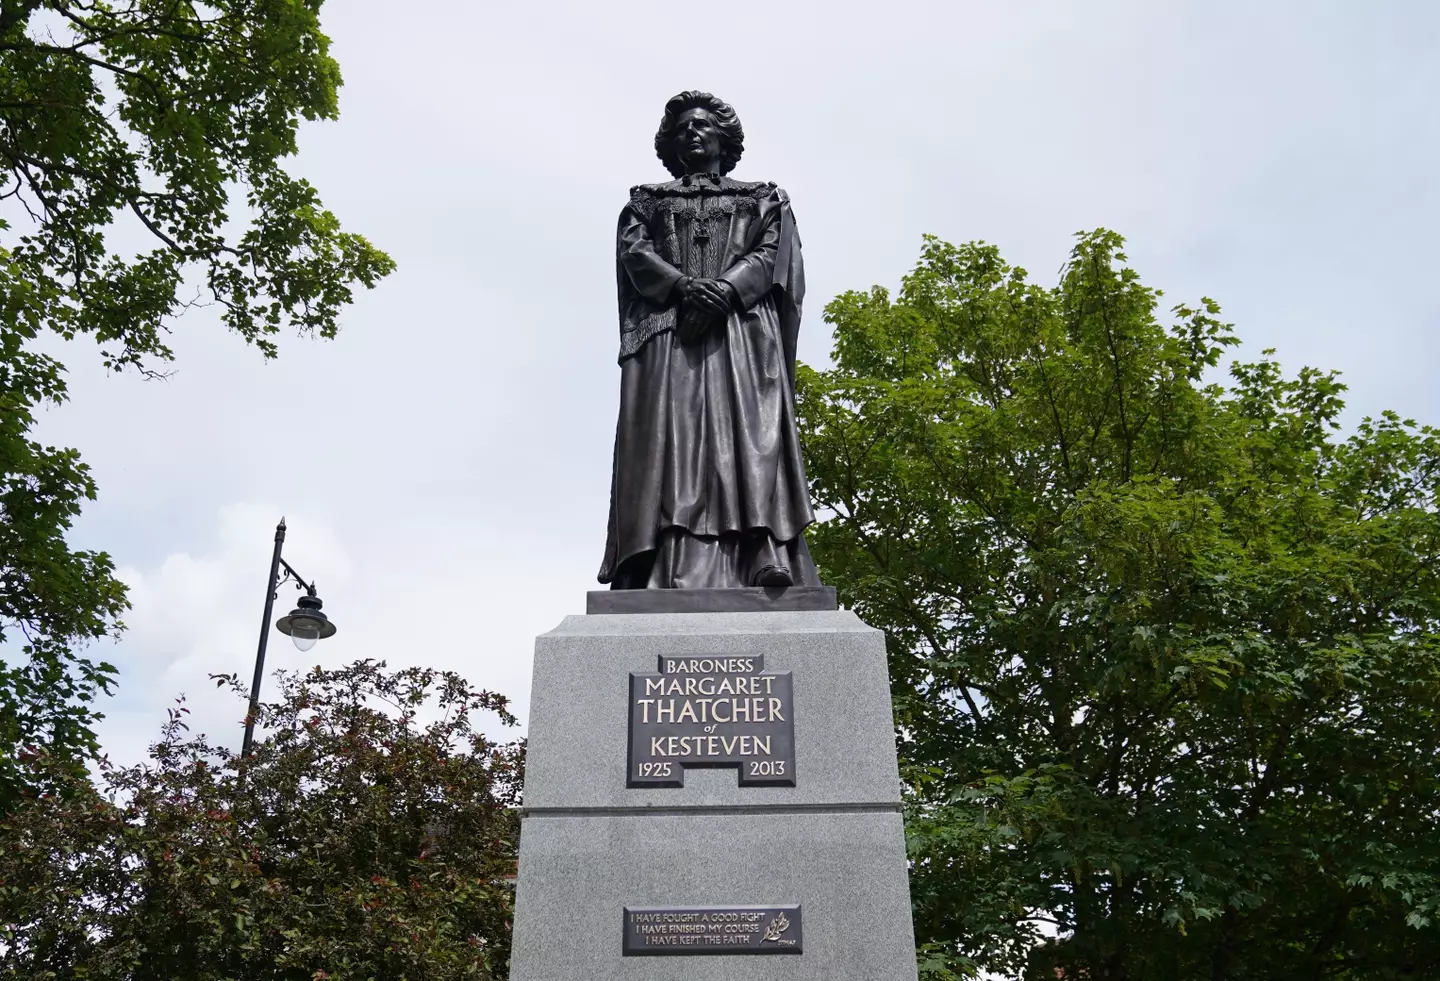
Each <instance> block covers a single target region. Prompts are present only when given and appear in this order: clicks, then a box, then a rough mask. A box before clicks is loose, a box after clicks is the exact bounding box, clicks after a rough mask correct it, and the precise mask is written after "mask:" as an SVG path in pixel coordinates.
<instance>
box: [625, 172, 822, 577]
mask: <svg viewBox="0 0 1440 981" xmlns="http://www.w3.org/2000/svg"><path fill="white" fill-rule="evenodd" d="M616 260H617V262H616V266H617V268H616V278H617V286H618V292H619V307H620V309H619V313H620V415H619V419H618V421H617V423H616V428H615V458H614V470H613V475H612V480H611V489H610V522H609V534H608V538H607V541H606V544H605V557H604V559H603V561H602V563H601V566H600V574H599V577H598V578H599V580H600V582H602V583H610V584H611V588H614V589H627V588H645V587H650V588H669V587H690V588H697V587H702V588H703V587H723V586H749V585H752V584H753V582H754V577H755V575H756V574H757V573H758V572H760V570H762V569H764V568H765V567H766V566H777V567H781V568H785V569H788V570H789V572H790V574H791V577H792V578H793V580H794V582H795V583H796V584H797V585H815V584H818V582H819V579H818V577H817V575H816V572H815V565H814V562H813V561H812V560H811V558H810V553H809V550H808V549H807V548H806V545H805V538H804V535H803V532H804V529H805V527H806V526H807V525H809V524H810V523H811V522H812V521H814V520H815V515H814V512H813V511H812V509H811V507H810V499H809V492H808V489H807V485H806V482H805V467H804V464H803V462H802V460H801V456H800V441H799V435H798V433H797V431H796V425H795V400H794V380H795V345H796V339H797V337H798V334H799V328H800V307H801V302H802V300H803V299H804V295H805V274H804V268H803V266H802V263H801V258H800V239H799V236H798V235H797V233H796V231H795V220H794V217H793V215H792V214H791V210H790V200H789V198H788V196H787V195H786V194H785V192H784V191H783V190H781V189H780V188H778V187H776V186H775V185H774V184H771V183H749V182H745V181H736V180H731V179H730V178H728V177H719V176H717V175H696V176H691V177H685V178H682V179H680V180H677V181H671V182H669V183H666V184H646V185H640V186H638V187H635V188H632V189H631V194H630V202H629V204H627V205H626V207H625V209H624V210H623V211H622V212H621V213H620V221H619V228H618V231H617V236H616ZM685 276H693V277H696V278H713V279H718V280H723V281H724V282H726V283H729V284H730V286H731V287H733V288H734V293H733V299H734V301H735V302H734V303H733V305H732V307H731V309H730V312H729V313H728V315H727V316H726V317H725V320H724V323H723V324H721V323H719V321H718V320H717V321H716V322H715V323H714V325H713V326H711V327H710V329H708V330H707V331H705V332H704V334H703V335H701V336H700V337H698V338H696V339H694V340H692V341H690V342H689V343H682V342H681V340H680V338H679V335H678V334H677V333H676V326H677V323H678V322H679V321H680V320H681V318H683V317H685V316H686V315H687V314H689V315H695V313H696V312H695V311H689V310H686V309H684V308H683V305H682V304H681V303H680V301H679V298H678V293H679V291H678V290H676V289H675V287H676V285H677V284H678V283H679V282H680V280H681V279H682V278H683V277H685Z"/></svg>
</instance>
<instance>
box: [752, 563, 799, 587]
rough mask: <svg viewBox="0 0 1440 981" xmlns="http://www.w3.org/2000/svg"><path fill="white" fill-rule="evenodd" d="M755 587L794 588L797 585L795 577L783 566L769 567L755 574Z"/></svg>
mask: <svg viewBox="0 0 1440 981" xmlns="http://www.w3.org/2000/svg"><path fill="white" fill-rule="evenodd" d="M755 585H757V586H793V585H795V577H794V576H792V575H790V570H789V569H786V568H785V567H783V566H778V565H767V566H766V567H765V568H763V569H761V570H760V571H759V572H757V573H755Z"/></svg>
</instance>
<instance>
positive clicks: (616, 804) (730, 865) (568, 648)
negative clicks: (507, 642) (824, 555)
mask: <svg viewBox="0 0 1440 981" xmlns="http://www.w3.org/2000/svg"><path fill="white" fill-rule="evenodd" d="M662 654H685V655H692V654H763V655H764V657H765V670H766V671H790V672H792V676H793V682H794V703H793V710H794V721H795V764H796V779H797V785H796V786H795V787H793V788H791V787H740V786H739V785H738V775H737V772H736V770H735V769H733V768H724V769H703V768H697V769H689V770H686V771H685V786H684V787H679V788H653V787H647V788H634V789H631V788H627V787H626V786H625V776H626V772H625V771H626V760H627V757H626V740H627V735H628V731H627V730H628V712H627V707H628V700H627V693H628V690H629V684H628V681H629V673H630V672H631V671H643V672H651V671H654V670H655V668H656V659H657V656H658V655H662ZM529 740H530V741H529V749H528V754H527V763H526V776H525V810H524V817H523V820H522V830H521V836H520V867H519V874H518V880H517V895H516V906H515V928H514V929H515V932H514V947H513V954H512V959H511V969H510V977H511V978H512V981H571V979H586V981H676V979H679V978H684V979H686V981H781V979H786V981H820V979H827V981H915V979H916V971H915V952H914V937H913V931H912V929H911V922H910V897H909V883H908V881H907V867H906V861H905V842H904V830H903V827H902V825H901V817H900V812H899V810H900V804H899V799H900V781H899V775H898V773H897V769H896V765H895V744H894V729H893V723H892V718H891V712H890V693H889V678H888V674H887V671H886V665H885V642H884V637H883V635H881V634H880V633H879V631H876V630H873V629H871V628H869V627H867V626H865V625H864V624H863V623H861V622H860V620H859V619H858V618H857V617H856V616H855V615H854V614H852V613H849V612H848V611H828V612H826V611H799V612H758V613H673V614H617V615H594V616H580V617H567V618H566V619H565V620H564V622H562V623H561V624H560V626H558V627H557V628H556V629H554V630H552V631H550V632H549V633H547V634H544V635H542V636H541V637H539V638H538V639H537V640H536V644H535V680H534V688H533V691H532V695H531V712H530V736H529ZM788 903H799V904H800V905H801V907H802V910H803V923H804V932H805V938H804V940H805V946H804V952H803V953H801V954H799V955H796V956H791V957H753V956H751V957H738V956H735V955H726V954H710V953H706V954H690V955H687V956H683V957H668V956H655V957H625V956H622V937H623V929H622V913H623V910H624V908H625V907H626V906H632V907H635V906H686V907H693V906H720V905H761V904H788Z"/></svg>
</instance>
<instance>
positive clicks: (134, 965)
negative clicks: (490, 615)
mask: <svg viewBox="0 0 1440 981" xmlns="http://www.w3.org/2000/svg"><path fill="white" fill-rule="evenodd" d="M219 681H220V683H221V684H227V683H228V684H229V685H230V686H231V687H232V688H233V690H234V692H235V694H236V713H237V717H238V716H239V715H241V714H243V713H244V711H245V708H244V704H245V698H246V695H245V692H244V689H243V688H242V687H241V686H240V685H238V684H237V683H236V682H235V679H233V678H222V679H219ZM186 714H187V709H186V708H185V707H184V705H183V702H182V703H181V704H179V705H178V706H177V707H176V708H175V709H173V710H172V711H171V714H170V721H169V723H168V724H167V725H166V726H165V729H164V731H163V733H162V734H161V738H160V740H159V741H158V742H157V743H156V744H155V745H154V746H153V747H152V748H151V751H150V759H149V761H148V762H147V763H146V764H144V765H140V766H135V767H130V768H107V769H105V770H104V771H103V774H102V776H103V781H102V783H103V786H102V787H101V788H99V789H95V788H92V787H91V785H90V783H89V782H88V781H87V780H85V779H84V778H83V777H76V776H73V775H70V774H68V773H65V772H61V773H59V774H55V775H53V776H52V777H51V778H50V780H51V781H52V782H53V781H54V780H59V781H61V782H62V784H64V782H66V781H68V784H64V785H62V786H60V787H58V788H56V792H54V793H46V794H43V795H39V796H36V797H32V798H28V799H26V800H25V801H23V802H22V803H21V804H20V805H19V806H18V807H17V808H16V809H15V810H14V811H13V813H12V814H11V815H10V816H9V817H8V818H0V974H3V975H4V976H5V977H7V978H16V979H27V981H28V979H36V981H39V979H42V978H80V977H83V978H95V979H106V981H170V979H174V978H193V979H196V981H206V979H215V981H218V979H228V978H244V979H247V981H314V979H319V978H330V979H334V981H348V979H378V978H385V979H395V981H403V979H410V981H451V979H455V981H458V979H489V978H503V977H504V976H505V972H506V965H507V961H508V958H509V942H510V941H509V929H510V927H509V923H510V910H511V891H512V886H511V884H510V881H508V880H509V877H511V876H512V875H513V873H514V868H515V851H514V847H515V838H516V834H517V831H518V823H519V822H518V818H517V817H516V814H517V812H516V810H515V808H516V806H517V805H518V804H519V792H520V779H521V764H522V756H523V745H522V744H520V743H518V742H496V741H494V740H492V739H490V738H487V737H486V736H484V735H483V734H482V733H481V732H480V731H479V728H478V727H479V726H480V725H481V724H482V721H483V718H482V717H484V716H487V715H492V714H493V715H496V716H498V717H499V719H500V720H501V721H502V722H503V723H505V724H507V725H513V724H514V722H515V720H514V718H513V717H512V716H511V715H510V713H509V710H508V708H507V707H506V701H505V699H504V698H503V697H501V696H500V695H496V694H494V693H492V692H487V691H478V690H475V689H472V688H471V687H470V686H469V685H468V684H466V682H465V681H464V680H463V679H461V678H460V677H458V676H456V675H454V674H451V673H441V672H436V671H428V670H421V669H415V668H412V669H407V670H402V671H396V672H391V671H387V670H385V669H384V665H383V664H376V663H373V662H368V661H367V662H359V663H357V664H355V665H352V666H351V667H348V668H345V669H342V670H337V671H322V670H320V669H319V668H316V669H315V670H314V671H312V672H308V673H305V674H291V675H282V679H281V685H280V693H279V696H278V698H277V700H276V701H274V702H271V703H268V704H265V705H263V706H262V710H261V726H262V731H264V730H268V734H267V735H264V736H263V738H261V739H259V740H257V742H256V744H255V747H254V751H253V755H252V757H251V759H250V761H249V762H248V764H242V763H241V761H240V760H238V759H237V758H236V756H235V755H234V754H233V753H232V752H231V751H230V750H227V749H225V748H224V747H221V746H216V745H214V744H212V743H210V742H209V741H208V740H207V739H206V738H205V737H203V736H199V737H192V736H190V735H189V733H188V731H187V724H186V722H185V717H186ZM29 765H30V766H34V767H40V766H44V765H45V761H44V759H43V758H41V757H36V758H32V759H31V760H30V761H29Z"/></svg>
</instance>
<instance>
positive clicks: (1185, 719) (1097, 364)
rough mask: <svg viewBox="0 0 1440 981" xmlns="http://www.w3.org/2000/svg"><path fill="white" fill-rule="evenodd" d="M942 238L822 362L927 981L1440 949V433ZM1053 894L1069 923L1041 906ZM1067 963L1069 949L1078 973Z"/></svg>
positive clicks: (1414, 957) (1334, 385)
mask: <svg viewBox="0 0 1440 981" xmlns="http://www.w3.org/2000/svg"><path fill="white" fill-rule="evenodd" d="M1121 248H1122V240H1121V239H1120V237H1119V236H1117V235H1115V234H1113V233H1110V232H1106V231H1097V232H1094V233H1091V234H1086V235H1083V236H1081V237H1080V238H1079V241H1078V244H1077V245H1076V247H1075V249H1074V252H1073V253H1072V255H1071V258H1070V261H1069V263H1068V264H1067V266H1066V267H1065V269H1064V270H1063V273H1062V275H1061V276H1060V281H1059V283H1058V285H1057V286H1055V287H1053V288H1050V287H1044V286H1038V285H1034V284H1032V283H1030V282H1028V281H1027V278H1026V274H1025V272H1024V270H1021V269H1018V268H1014V267H1011V266H1009V265H1007V264H1006V263H1005V262H1004V261H1003V260H1002V259H1001V257H1000V255H999V254H998V252H997V250H996V249H994V248H992V247H990V246H987V245H984V244H972V245H966V246H963V247H954V246H951V245H948V244H945V243H942V242H940V241H937V240H933V239H932V240H928V241H927V244H926V246H925V249H924V253H923V256H922V258H921V261H920V263H919V265H918V266H917V267H916V269H915V270H914V271H913V272H912V273H911V274H910V275H909V276H908V277H907V278H906V279H905V281H904V285H903V287H902V289H901V290H900V293H899V294H898V297H897V298H895V299H891V297H890V296H889V295H887V293H886V291H884V290H882V289H879V288H876V289H874V290H872V291H870V292H869V293H848V294H845V295H843V296H841V297H839V298H838V299H836V300H835V301H834V302H833V303H832V304H831V305H830V306H829V307H828V308H827V319H828V320H829V321H830V322H831V323H832V324H833V325H834V328H835V342H836V343H835V366H834V368H833V369H832V370H828V371H824V372H817V371H814V370H808V369H806V370H802V372H801V376H800V377H801V382H800V403H801V415H802V420H803V423H802V425H803V437H804V443H805V447H806V453H807V464H808V466H809V473H810V478H811V481H812V485H813V494H814V498H815V500H816V503H817V506H818V507H820V508H821V509H822V514H823V515H826V516H827V519H826V520H824V521H823V522H822V523H821V524H819V525H818V526H817V527H816V528H815V529H814V532H813V536H812V543H813V547H814V550H815V554H816V556H817V557H818V559H819V561H820V564H821V566H822V569H823V571H824V573H825V575H826V576H827V578H828V580H829V581H831V582H834V583H835V584H836V585H838V587H839V588H840V592H841V595H842V597H843V600H844V602H846V603H847V604H849V605H851V606H852V607H853V608H854V609H856V610H857V611H858V612H859V613H860V615H861V616H862V617H864V618H865V619H866V620H867V621H868V622H870V623H871V624H874V625H875V626H877V627H881V628H883V629H884V630H885V632H886V634H887V637H888V641H889V650H890V658H891V669H892V688H893V692H894V697H895V711H896V723H897V731H898V737H899V748H900V752H901V758H902V773H903V776H904V779H905V782H906V786H907V795H908V808H909V811H908V820H907V828H908V836H909V843H910V849H911V858H912V861H913V874H912V880H911V881H912V889H913V894H914V905H915V925H916V932H917V935H918V939H919V941H920V942H921V944H922V950H921V956H922V964H923V965H924V967H925V969H926V970H927V971H928V972H929V973H930V974H932V975H933V976H935V977H943V976H946V974H947V973H951V974H952V976H953V975H955V974H958V975H965V974H969V973H973V972H974V970H975V969H976V968H977V967H978V968H984V969H988V970H992V971H998V972H1003V973H1005V974H1007V975H1009V976H1020V975H1022V974H1025V975H1027V976H1031V977H1035V978H1042V977H1043V978H1054V977H1057V976H1064V977H1067V978H1091V979H1102V978H1103V979H1120V978H1126V979H1135V981H1138V979H1157V981H1158V979H1166V981H1171V979H1181V981H1186V979H1200V978H1204V979H1212V981H1222V979H1236V981H1238V979H1242V978H1243V979H1269V981H1275V979H1296V981H1299V979H1307V981H1308V979H1314V978H1337V979H1354V981H1359V979H1378V978H1416V979H1418V978H1433V977H1436V976H1437V975H1440V936H1437V928H1440V924H1437V920H1440V879H1437V877H1440V835H1437V834H1436V833H1435V828H1436V820H1437V817H1440V787H1437V775H1440V724H1437V723H1440V712H1437V709H1440V634H1437V628H1440V516H1437V512H1436V490H1437V481H1440V433H1437V431H1436V430H1434V429H1432V428H1430V427H1425V426H1417V425H1416V424H1415V423H1414V422H1411V421H1407V420H1401V419H1400V418H1398V417H1396V416H1394V415H1392V414H1385V415H1383V416H1381V417H1380V418H1378V419H1366V420H1365V421H1364V422H1363V423H1361V424H1360V425H1359V426H1358V427H1357V428H1356V430H1355V432H1354V433H1353V434H1352V435H1350V436H1348V437H1342V436H1341V434H1338V433H1337V432H1336V430H1337V428H1338V423H1337V418H1338V415H1339V413H1340V411H1341V409H1342V403H1341V393H1342V391H1343V386H1342V385H1341V384H1340V383H1339V382H1338V381H1337V379H1336V376H1335V375H1334V374H1333V373H1328V374H1327V373H1323V372H1319V371H1315V370H1312V369H1308V368H1307V369H1304V370H1302V371H1301V372H1300V373H1299V374H1298V375H1297V376H1295V377H1287V376H1286V375H1285V374H1283V373H1282V372H1281V370H1280V368H1279V367H1278V366H1277V364H1276V363H1275V361H1274V360H1273V359H1272V358H1271V357H1270V352H1268V351H1267V352H1266V355H1265V358H1264V359H1262V360H1261V361H1259V362H1257V363H1250V364H1236V365H1235V366H1234V367H1233V368H1232V369H1231V372H1230V381H1229V383H1228V384H1226V385H1222V384H1217V383H1212V382H1210V381H1209V379H1210V377H1211V375H1212V374H1215V373H1213V372H1211V371H1210V369H1212V368H1215V367H1216V366H1217V365H1218V364H1219V362H1220V358H1221V356H1222V354H1223V353H1224V351H1225V349H1226V348H1227V346H1229V345H1232V344H1234V343H1235V337H1234V335H1233V333H1232V331H1231V328H1230V326H1229V325H1227V324H1224V323H1221V322H1220V320H1219V319H1218V318H1219V310H1218V307H1217V306H1216V305H1215V304H1214V303H1213V302H1211V301H1209V300H1205V301H1203V302H1202V303H1201V304H1200V305H1199V306H1198V307H1195V308H1191V307H1184V306H1181V307H1176V308H1175V309H1174V311H1173V313H1174V317H1173V325H1172V326H1169V327H1168V328H1167V327H1166V326H1163V325H1162V323H1161V322H1160V319H1159V318H1157V302H1158V300H1159V297H1160V294H1159V292H1158V291H1156V290H1154V289H1151V288H1148V287H1146V286H1144V285H1142V284H1141V282H1140V280H1139V278H1138V276H1137V275H1136V273H1135V272H1134V271H1133V270H1131V269H1129V268H1127V267H1126V265H1125V261H1126V260H1125V256H1124V255H1123V254H1122V252H1121V251H1120V250H1121ZM1046 921H1049V922H1050V924H1051V926H1052V932H1053V933H1054V936H1053V939H1051V938H1048V937H1047V936H1046V935H1044V934H1043V933H1042V931H1041V929H1040V928H1041V926H1042V925H1043V924H1045V922H1046ZM1057 970H1058V972H1059V973H1057Z"/></svg>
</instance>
